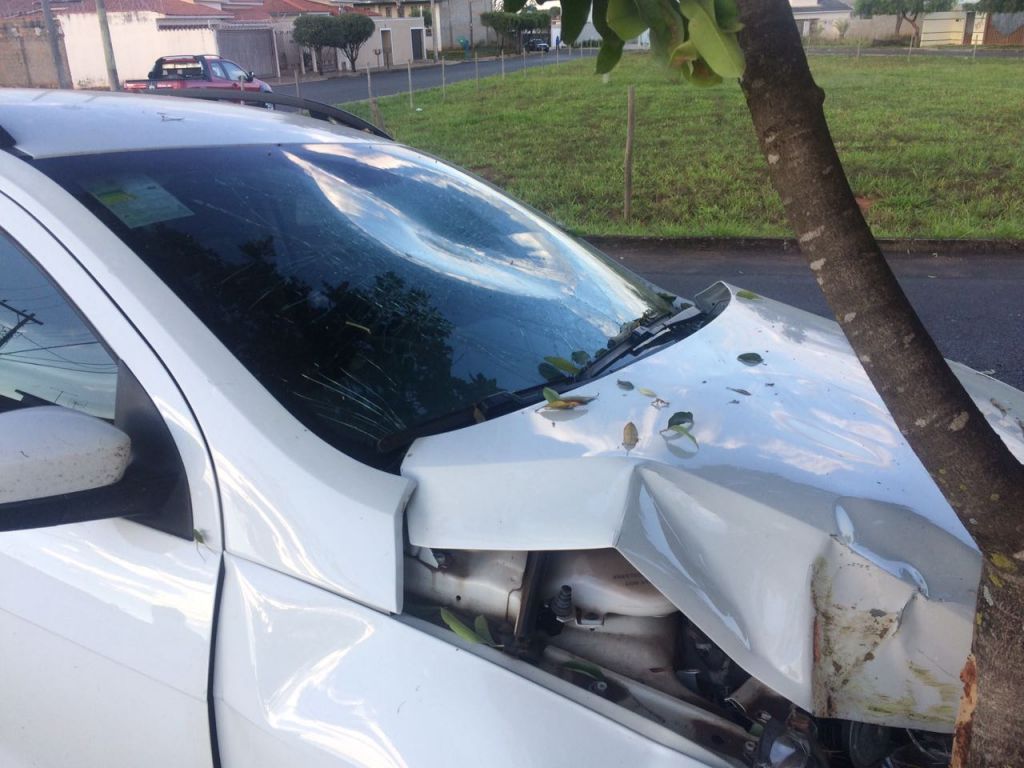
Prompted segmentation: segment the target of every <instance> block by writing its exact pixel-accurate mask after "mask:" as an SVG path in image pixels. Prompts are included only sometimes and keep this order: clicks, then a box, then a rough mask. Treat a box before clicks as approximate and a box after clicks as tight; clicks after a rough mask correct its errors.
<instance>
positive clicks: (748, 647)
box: [0, 90, 1024, 768]
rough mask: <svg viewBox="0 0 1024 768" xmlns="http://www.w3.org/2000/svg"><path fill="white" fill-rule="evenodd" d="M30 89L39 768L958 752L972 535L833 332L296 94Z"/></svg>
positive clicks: (26, 668)
mask: <svg viewBox="0 0 1024 768" xmlns="http://www.w3.org/2000/svg"><path fill="white" fill-rule="evenodd" d="M0 107H2V109H0V126H2V130H0V149H2V150H4V151H0V222H2V230H0V297H2V302H0V323H2V326H0V531H2V532H0V658H2V659H3V663H2V664H0V690H2V691H3V696H2V697H0V763H2V764H3V765H4V766H5V768H25V767H27V766H67V765H74V766H76V767H79V768H109V767H110V766H148V767H149V768H200V767H202V768H208V767H210V766H215V765H216V766H224V768H236V767H237V768H272V767H273V768H278V767H279V766H284V765H302V766H310V767H311V768H328V767H330V768H340V766H383V765H387V766H399V765H402V766H406V765H408V766H434V765H438V764H440V763H444V764H450V765H470V764H473V765H477V764H481V763H486V764H488V765H495V766H523V765H588V766H617V765H623V764H629V765H637V766H645V767H646V766H697V765H702V766H716V767H721V768H725V767H732V768H736V767H738V766H745V765H754V764H756V765H758V766H773V767H775V768H781V767H782V766H787V767H789V766H808V767H809V766H825V765H826V764H828V762H829V759H830V757H829V756H830V755H839V756H840V759H841V760H850V761H851V763H850V764H853V765H860V766H865V765H877V764H879V762H880V761H883V760H885V759H887V758H890V757H892V758H893V759H897V758H898V759H899V760H901V761H904V762H906V761H909V760H911V759H914V758H915V757H916V758H920V759H924V758H923V757H922V755H930V757H931V758H934V756H935V754H942V753H943V750H947V749H948V748H949V743H950V740H949V736H948V734H949V733H950V731H951V729H952V727H953V721H954V716H955V713H956V708H957V700H958V697H959V691H960V685H959V682H958V680H957V671H958V670H959V669H960V666H961V664H962V662H963V660H964V657H965V656H966V654H967V651H968V648H969V644H970V638H971V627H972V617H973V608H974V602H975V593H976V588H977V583H978V576H979V571H980V561H979V555H978V552H977V550H976V548H975V546H974V544H973V543H972V541H971V538H970V536H969V535H968V533H967V532H966V531H965V530H964V528H963V526H962V525H961V524H960V522H959V521H958V519H957V518H956V516H955V515H954V513H953V511H952V510H951V509H950V507H949V506H948V504H947V503H946V502H945V500H944V499H943V497H942V495H941V494H940V493H939V491H938V490H937V489H936V487H935V485H934V483H933V482H932V481H931V479H930V478H929V476H928V474H927V472H925V470H924V469H923V467H922V466H921V465H920V463H919V462H918V460H917V459H916V458H915V456H914V454H913V453H912V452H911V450H910V448H909V447H908V445H907V444H906V442H905V441H904V440H903V438H902V436H901V435H900V433H899V430H898V429H897V428H896V427H895V425H894V424H893V422H892V420H891V418H890V416H889V414H888V412H887V411H886V409H885V407H884V406H883V404H882V402H881V401H880V399H879V397H878V395H877V393H876V392H875V391H874V389H873V388H872V387H871V385H870V383H869V382H868V380H867V378H866V377H865V374H864V372H863V370H862V369H861V367H860V365H859V363H858V362H857V360H856V358H855V357H854V356H853V354H852V352H851V350H850V348H849V347H848V345H847V343H846V341H845V340H844V338H843V336H842V334H841V333H840V331H839V329H838V327H837V326H836V325H835V324H834V323H832V322H829V321H826V320H823V319H821V318H819V317H816V316H813V315H810V314H807V313H805V312H801V311H799V310H796V309H793V308H791V307H787V306H785V305H783V304H780V303H777V302H775V301H772V300H770V299H769V298H767V297H764V296H760V295H757V294H754V293H751V292H749V291H745V290H742V289H738V288H735V287H732V286H729V285H725V284H723V283H718V284H715V285H712V286H711V287H709V288H708V289H707V290H705V291H704V292H702V293H701V294H699V295H697V296H696V297H694V298H693V299H692V300H685V299H682V298H679V297H675V296H671V295H668V294H666V293H664V292H663V291H659V290H658V289H657V288H655V287H654V286H652V285H650V284H649V283H647V282H646V281H644V280H642V279H640V278H639V277H637V276H636V275H633V274H631V273H629V272H628V271H626V270H624V269H623V268H622V267H621V266H620V265H618V264H616V263H615V262H613V261H611V260H609V259H607V258H605V257H604V256H602V255H601V254H599V253H597V252H595V251H594V250H592V249H591V248H589V247H588V246H586V245H585V244H583V243H581V242H579V241H577V240H574V239H573V238H571V237H569V236H568V235H566V234H565V233H563V232H561V231H560V230H559V229H558V228H557V227H556V226H555V225H554V224H552V223H551V222H550V221H548V220H547V219H545V218H543V217H542V216H540V215H538V214H537V213H535V212H533V211H531V210H530V209H528V208H526V207H524V206H522V205H520V204H518V203H516V202H514V201H512V200H510V199H509V198H508V197H506V196H505V195H504V194H503V193H501V192H500V191H499V190H497V189H495V188H494V187H492V186H490V185H488V184H486V183H484V182H483V181H481V180H479V179H477V178H475V177H473V176H471V175H469V174H467V173H465V172H462V171H459V170H457V169H455V168H452V167H450V166H448V165H446V164H445V163H443V162H441V161H440V160H438V159H436V158H433V157H429V156H426V155H423V154H422V153H420V152H417V151H415V150H412V149H410V148H407V147H403V146H401V145H399V144H395V143H393V142H390V141H387V140H385V139H382V138H380V137H376V136H371V135H369V134H367V133H362V132H358V131H354V130H351V129H348V128H345V127H341V126H336V125H330V124H327V123H324V122H318V121H313V120H310V119H307V118H303V117H301V116H299V115H297V114H291V113H284V112H281V111H279V112H273V113H269V112H267V113H264V112H259V111H256V110H242V109H239V108H238V107H237V106H236V105H233V104H224V105H221V104H210V103H205V102H202V103H201V102H199V101H194V100H192V99H188V98H169V97H161V96H152V97H140V96H131V95H126V94H98V93H82V92H69V91H50V92H45V91H16V90H3V91H0ZM953 368H954V370H955V372H956V374H957V376H959V377H960V379H961V380H962V381H963V382H964V385H965V386H966V387H967V389H968V391H969V392H970V393H971V395H972V396H973V397H974V398H975V400H976V401H977V402H978V404H979V407H980V408H981V409H982V410H983V412H984V413H985V414H986V416H987V418H988V419H989V420H990V421H991V423H992V425H993V426H994V428H995V429H996V430H997V431H998V432H999V434H1000V435H1001V436H1002V438H1003V440H1005V441H1006V443H1007V444H1008V445H1009V446H1010V447H1011V449H1012V450H1013V451H1015V452H1016V454H1017V455H1018V456H1021V457H1024V440H1022V436H1021V434H1020V431H1019V429H1018V428H1017V423H1018V422H1017V421H1016V420H1017V419H1019V418H1021V417H1022V416H1024V393H1021V392H1019V391H1017V390H1014V389H1012V388H1010V387H1008V386H1006V385H1004V384H1001V383H999V382H997V381H995V380H993V379H991V378H989V377H987V376H984V375H982V374H980V373H977V372H975V371H972V370H970V369H967V368H965V367H963V366H959V365H956V364H953ZM996 403H998V407H997V406H996V405H994V404H996Z"/></svg>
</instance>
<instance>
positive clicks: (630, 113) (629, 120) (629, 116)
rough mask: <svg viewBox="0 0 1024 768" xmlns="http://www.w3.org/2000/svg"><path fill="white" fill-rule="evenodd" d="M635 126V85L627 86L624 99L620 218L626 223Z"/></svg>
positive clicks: (630, 200) (629, 209)
mask: <svg viewBox="0 0 1024 768" xmlns="http://www.w3.org/2000/svg"><path fill="white" fill-rule="evenodd" d="M635 128H636V86H634V85H631V86H629V96H628V98H627V100H626V160H625V163H624V168H623V170H624V179H623V182H624V183H623V198H622V218H623V220H624V221H625V222H626V223H627V224H628V223H629V218H630V216H631V215H632V214H633V132H634V130H635Z"/></svg>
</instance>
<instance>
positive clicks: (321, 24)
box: [292, 14, 337, 66]
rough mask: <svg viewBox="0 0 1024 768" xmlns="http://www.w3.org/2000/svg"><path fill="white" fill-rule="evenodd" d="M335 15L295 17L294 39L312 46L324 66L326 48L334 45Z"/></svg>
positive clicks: (303, 44) (307, 46)
mask: <svg viewBox="0 0 1024 768" xmlns="http://www.w3.org/2000/svg"><path fill="white" fill-rule="evenodd" d="M334 18H335V17H333V16H328V15H326V14H324V15H323V16H321V15H319V14H317V15H315V16H314V15H312V14H303V15H302V16H299V17H297V18H296V19H295V24H294V26H293V28H292V39H293V40H294V41H295V42H296V43H297V44H298V45H300V46H302V47H303V48H311V49H312V50H313V52H314V53H315V54H316V60H317V61H318V62H321V66H323V50H324V48H332V47H334V45H335V43H334V41H335V37H336V34H337V33H336V31H335V26H334Z"/></svg>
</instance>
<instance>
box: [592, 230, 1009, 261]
mask: <svg viewBox="0 0 1024 768" xmlns="http://www.w3.org/2000/svg"><path fill="white" fill-rule="evenodd" d="M580 237H582V238H583V239H584V240H586V241H587V242H588V243H591V244H593V245H594V246H595V247H596V248H598V249H600V250H615V251H624V250H632V251H640V252H647V251H658V252H662V253H664V252H665V251H690V252H712V251H713V252H732V253H751V252H758V251H772V252H775V253H778V252H791V253H792V254H793V255H794V256H797V255H799V253H800V250H799V248H798V247H797V243H796V240H794V239H792V238H782V237H643V236H624V235H585V234H584V235H580ZM878 243H879V245H881V246H882V250H883V251H884V252H885V253H886V254H887V255H890V256H897V255H903V254H906V255H914V256H921V255H929V254H933V255H936V256H939V255H941V256H975V255H977V256H1015V257H1016V256H1020V257H1024V240H938V239H904V240H893V239H879V241H878Z"/></svg>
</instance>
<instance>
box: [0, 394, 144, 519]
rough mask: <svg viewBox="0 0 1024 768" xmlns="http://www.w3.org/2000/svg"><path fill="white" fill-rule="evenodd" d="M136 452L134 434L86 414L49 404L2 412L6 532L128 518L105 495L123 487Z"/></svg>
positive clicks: (0, 501)
mask: <svg viewBox="0 0 1024 768" xmlns="http://www.w3.org/2000/svg"><path fill="white" fill-rule="evenodd" d="M131 453H132V443H131V438H129V437H128V435H126V434H125V433H124V432H122V431H121V430H120V429H118V428H117V427H115V426H113V425H111V424H108V423H107V422H105V421H103V420H102V419H98V418H96V417H94V416H89V415H88V414H85V413H82V412H80V411H72V410H69V409H67V408H61V407H60V406H56V405H45V406H38V407H32V408H20V409H17V410H13V411H6V412H4V413H0V531H4V530H14V529H19V528H38V527H45V526H48V525H57V524H60V523H64V522H75V521H78V520H81V519H97V518H99V517H113V516H115V515H119V514H122V513H123V511H122V510H120V508H119V505H117V504H113V505H111V504H109V503H107V502H106V501H103V500H102V499H101V498H100V497H102V496H104V493H103V491H104V489H109V488H113V487H115V486H117V485H118V484H119V483H121V481H122V479H123V478H124V476H125V472H126V471H127V470H128V465H129V463H130V461H131ZM87 497H88V498H87ZM77 499H86V502H85V504H84V507H85V508H88V509H89V510H91V511H83V510H82V509H75V508H76V507H82V506H83V505H80V504H78V502H77V501H76V500H77ZM88 499H94V501H89V500H88ZM96 501H99V502H100V503H98V504H97V503H96Z"/></svg>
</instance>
